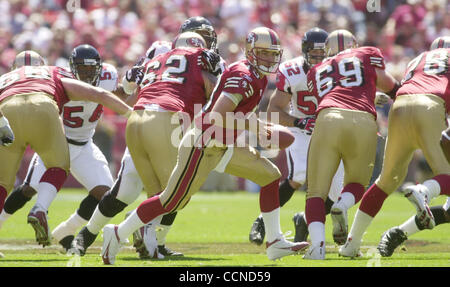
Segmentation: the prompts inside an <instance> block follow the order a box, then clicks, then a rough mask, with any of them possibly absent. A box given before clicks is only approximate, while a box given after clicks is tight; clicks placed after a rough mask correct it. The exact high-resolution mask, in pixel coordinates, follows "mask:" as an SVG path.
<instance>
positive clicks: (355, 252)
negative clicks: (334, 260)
mask: <svg viewBox="0 0 450 287" xmlns="http://www.w3.org/2000/svg"><path fill="white" fill-rule="evenodd" d="M339 255H340V256H343V257H350V258H356V257H362V253H361V251H359V244H356V243H354V242H353V240H352V238H351V237H349V238H348V239H347V242H345V244H344V245H342V246H341V247H340V248H339Z"/></svg>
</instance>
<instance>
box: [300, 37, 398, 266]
mask: <svg viewBox="0 0 450 287" xmlns="http://www.w3.org/2000/svg"><path fill="white" fill-rule="evenodd" d="M325 50H326V53H327V56H328V58H327V59H325V60H324V61H323V62H322V63H320V64H318V65H316V66H314V67H313V68H311V69H310V70H309V72H308V76H307V77H308V87H309V89H310V91H311V92H312V93H313V94H314V95H315V96H316V97H318V98H319V99H320V101H319V105H318V108H317V110H316V117H317V118H316V125H315V128H314V133H313V135H312V137H311V143H310V146H309V148H310V150H309V153H308V167H307V178H308V188H307V195H306V209H305V214H306V222H307V223H308V231H309V234H310V236H311V246H310V248H309V250H308V251H307V252H306V254H305V256H304V258H305V259H319V260H320V259H325V199H326V197H327V196H328V193H329V190H330V185H331V181H332V178H333V176H334V174H335V173H336V170H337V169H338V166H339V164H340V162H341V161H342V162H343V163H344V170H345V175H344V187H343V189H342V191H341V194H340V196H339V199H338V200H337V201H336V202H335V203H334V204H333V206H332V207H331V212H330V213H331V219H332V222H333V239H334V241H335V242H336V243H337V244H339V245H341V244H343V243H344V242H345V239H346V236H347V210H348V209H349V208H350V207H352V206H353V205H355V204H356V203H358V202H359V200H360V199H361V197H362V196H363V194H364V191H365V188H366V186H367V185H368V184H369V180H370V178H371V175H372V171H373V166H374V161H375V153H376V144H377V124H376V116H377V113H376V109H375V93H376V89H377V88H378V89H380V90H381V91H382V92H385V93H386V94H388V95H389V96H391V97H393V96H394V95H395V92H396V91H397V89H398V87H399V83H398V82H397V81H396V80H395V79H394V78H393V77H392V76H391V75H390V74H389V73H387V72H386V71H385V66H384V59H383V55H382V54H381V52H380V50H379V49H377V48H375V47H359V48H358V45H357V42H356V38H355V37H354V36H353V35H352V34H351V33H350V32H349V31H346V30H336V31H333V32H332V33H330V35H328V38H327V40H326V43H325Z"/></svg>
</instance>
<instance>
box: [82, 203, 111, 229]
mask: <svg viewBox="0 0 450 287" xmlns="http://www.w3.org/2000/svg"><path fill="white" fill-rule="evenodd" d="M111 218H112V217H107V216H105V215H103V213H102V212H101V211H100V209H99V207H98V205H97V207H96V208H95V210H94V213H93V214H92V216H91V219H90V220H89V222H88V223H87V225H86V228H87V229H88V230H89V232H90V233H92V234H98V233H99V232H100V230H102V228H103V227H104V226H105V225H106V224H107V223H108V222H109V221H110V220H111Z"/></svg>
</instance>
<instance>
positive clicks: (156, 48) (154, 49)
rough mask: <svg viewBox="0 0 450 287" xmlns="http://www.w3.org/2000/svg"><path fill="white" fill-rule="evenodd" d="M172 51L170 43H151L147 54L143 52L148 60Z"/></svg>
mask: <svg viewBox="0 0 450 287" xmlns="http://www.w3.org/2000/svg"><path fill="white" fill-rule="evenodd" d="M171 49H172V43H170V42H168V41H155V42H153V43H152V45H151V46H150V48H148V50H147V52H145V57H146V58H147V59H149V60H151V59H153V58H154V57H156V56H158V55H160V54H164V53H166V52H169V51H170V50H171Z"/></svg>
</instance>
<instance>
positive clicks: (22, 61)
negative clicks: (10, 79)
mask: <svg viewBox="0 0 450 287" xmlns="http://www.w3.org/2000/svg"><path fill="white" fill-rule="evenodd" d="M44 65H46V62H45V60H44V58H42V56H41V55H39V54H38V53H36V52H35V51H32V50H27V51H22V52H20V53H19V54H17V55H16V57H15V58H14V62H13V64H12V66H11V70H15V69H18V68H20V67H23V66H44Z"/></svg>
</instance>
